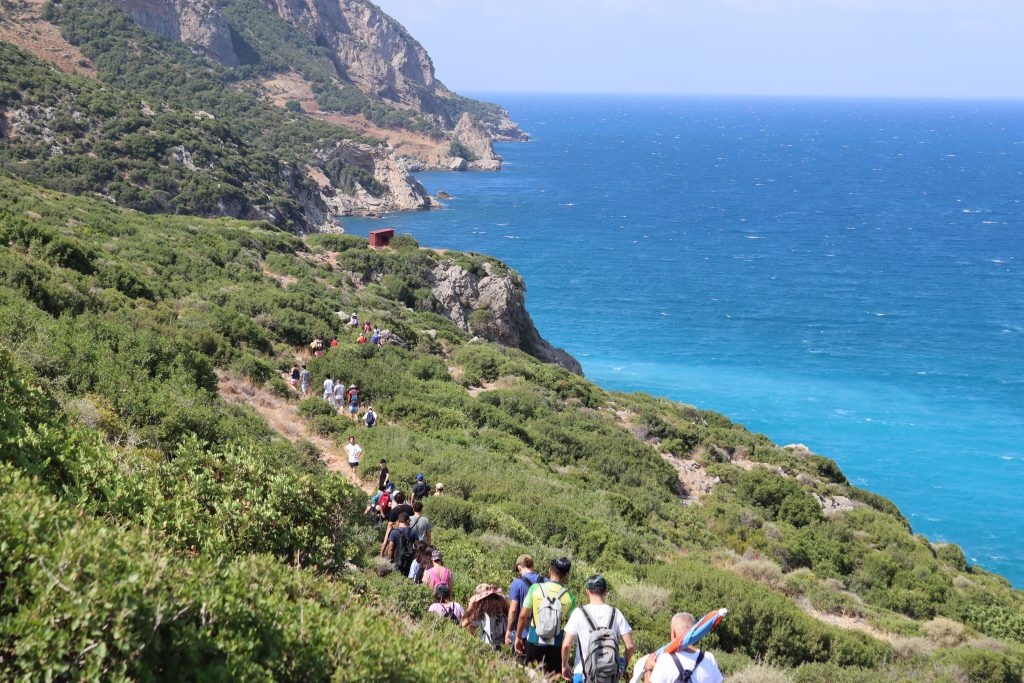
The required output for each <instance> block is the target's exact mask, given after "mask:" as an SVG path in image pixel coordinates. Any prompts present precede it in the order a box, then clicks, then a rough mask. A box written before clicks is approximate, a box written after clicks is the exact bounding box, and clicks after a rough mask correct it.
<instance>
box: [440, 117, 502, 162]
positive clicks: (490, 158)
mask: <svg viewBox="0 0 1024 683" xmlns="http://www.w3.org/2000/svg"><path fill="white" fill-rule="evenodd" d="M452 135H454V136H455V139H456V140H458V141H459V142H461V143H462V144H463V145H464V146H465V147H466V149H468V150H469V151H470V152H472V153H473V156H475V157H476V159H475V160H474V161H471V162H469V164H468V167H469V168H471V169H473V170H476V171H498V170H501V157H500V156H498V155H497V154H495V153H494V145H493V144H492V142H491V140H492V137H491V133H490V131H488V130H487V129H486V128H484V126H483V125H482V124H480V123H479V122H478V121H476V120H474V119H473V117H472V116H470V115H469V112H463V114H462V117H461V118H460V119H459V122H458V123H457V124H456V125H455V130H454V131H452Z"/></svg>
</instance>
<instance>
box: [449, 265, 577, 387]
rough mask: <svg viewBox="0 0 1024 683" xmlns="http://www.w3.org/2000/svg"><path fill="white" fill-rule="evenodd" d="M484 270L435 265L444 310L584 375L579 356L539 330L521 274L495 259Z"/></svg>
mask: <svg viewBox="0 0 1024 683" xmlns="http://www.w3.org/2000/svg"><path fill="white" fill-rule="evenodd" d="M483 270H484V273H483V275H482V276H481V275H478V274H476V273H472V272H470V271H468V270H466V269H465V268H463V267H462V266H460V265H458V264H456V263H452V262H449V261H446V262H443V263H441V264H439V265H438V266H437V267H435V268H434V271H433V274H432V275H433V283H432V287H431V290H432V292H433V295H434V298H435V299H436V300H437V302H438V303H439V304H440V307H441V313H442V314H443V315H444V316H446V317H447V318H448V319H450V320H451V321H452V322H454V323H455V324H456V325H458V326H459V327H461V328H462V329H463V330H465V331H467V332H470V333H472V334H475V335H477V336H479V337H482V338H484V339H487V340H489V341H493V342H497V343H499V344H504V345H505V346H511V347H515V348H519V349H522V350H523V351H525V352H527V353H529V354H530V355H532V356H534V357H536V358H539V359H540V360H542V361H544V362H545V363H554V364H555V365H560V366H562V367H563V368H565V369H566V370H569V371H570V372H574V373H576V374H577V375H582V374H583V368H582V366H580V364H579V361H577V360H576V359H575V358H573V357H572V356H571V355H570V354H569V353H568V352H566V351H564V350H562V349H559V348H555V347H554V346H552V345H551V344H550V343H549V342H547V341H546V340H545V339H543V338H542V337H541V336H540V333H538V332H537V328H536V327H535V326H534V324H533V319H532V318H530V314H529V313H528V312H527V310H526V288H525V286H524V285H523V282H522V280H521V279H520V278H519V276H518V275H516V274H515V273H514V272H512V271H508V270H505V269H504V268H499V267H498V266H496V265H495V264H493V263H491V262H485V263H484V265H483Z"/></svg>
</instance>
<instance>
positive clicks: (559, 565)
mask: <svg viewBox="0 0 1024 683" xmlns="http://www.w3.org/2000/svg"><path fill="white" fill-rule="evenodd" d="M551 566H552V567H553V568H554V569H555V570H556V571H557V572H558V573H559V574H568V573H569V570H570V569H572V562H571V561H570V560H569V558H567V557H559V558H557V559H554V560H551Z"/></svg>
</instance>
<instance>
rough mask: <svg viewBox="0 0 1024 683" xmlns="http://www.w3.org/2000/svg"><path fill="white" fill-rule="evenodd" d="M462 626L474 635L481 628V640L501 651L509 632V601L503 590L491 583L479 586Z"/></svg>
mask: <svg viewBox="0 0 1024 683" xmlns="http://www.w3.org/2000/svg"><path fill="white" fill-rule="evenodd" d="M462 625H463V626H465V627H466V629H467V630H468V631H469V632H470V633H471V634H473V635H476V630H477V628H479V629H480V640H482V641H484V642H485V643H487V644H488V645H490V646H491V647H492V648H493V649H495V650H499V649H501V645H502V643H503V642H505V632H506V631H507V630H508V600H506V599H505V596H504V595H502V592H501V589H500V588H498V587H497V586H494V585H491V584H489V583H481V584H480V585H478V586H477V587H476V590H475V591H474V592H473V597H471V598H470V599H469V609H467V610H466V615H465V616H464V617H463V618H462Z"/></svg>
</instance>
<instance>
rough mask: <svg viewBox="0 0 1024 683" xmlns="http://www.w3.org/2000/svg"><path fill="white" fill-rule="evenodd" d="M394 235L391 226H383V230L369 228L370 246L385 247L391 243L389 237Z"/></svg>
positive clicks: (375, 247) (373, 247)
mask: <svg viewBox="0 0 1024 683" xmlns="http://www.w3.org/2000/svg"><path fill="white" fill-rule="evenodd" d="M394 236H395V231H394V229H393V228H384V229H383V230H371V231H370V248H371V249H386V248H387V247H388V245H389V244H391V238H392V237H394Z"/></svg>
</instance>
